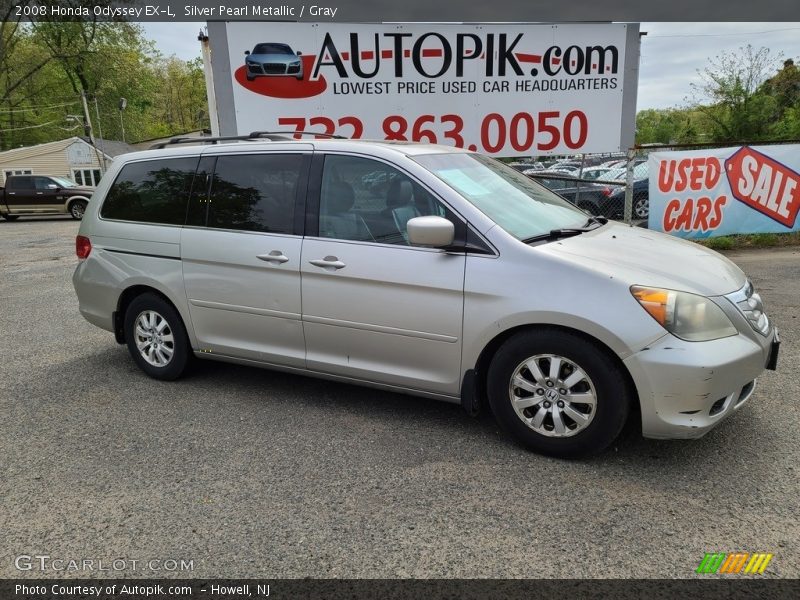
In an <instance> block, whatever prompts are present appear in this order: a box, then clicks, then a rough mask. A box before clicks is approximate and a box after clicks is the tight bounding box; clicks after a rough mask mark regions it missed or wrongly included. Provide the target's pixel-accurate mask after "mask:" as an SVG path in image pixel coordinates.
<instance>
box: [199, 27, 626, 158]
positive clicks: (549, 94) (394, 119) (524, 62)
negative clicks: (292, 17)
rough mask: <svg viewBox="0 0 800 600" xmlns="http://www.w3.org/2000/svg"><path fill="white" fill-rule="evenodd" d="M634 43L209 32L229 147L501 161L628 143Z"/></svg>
mask: <svg viewBox="0 0 800 600" xmlns="http://www.w3.org/2000/svg"><path fill="white" fill-rule="evenodd" d="M638 31H639V27H638V24H576V25H549V24H548V25H530V24H513V25H489V24H484V25H474V24H473V25H459V24H425V23H420V24H346V23H345V24H320V23H313V24H312V23H269V22H254V23H243V22H232V23H213V22H210V23H209V37H210V41H211V44H212V57H213V60H214V61H215V62H214V63H213V72H214V89H215V92H216V98H217V103H218V106H219V119H220V133H222V134H223V135H231V134H236V135H243V134H246V133H249V132H251V131H255V130H270V131H275V130H282V131H285V130H291V131H301V130H302V131H313V132H319V133H324V134H329V135H331V134H337V135H343V136H346V137H349V138H370V139H386V140H412V141H422V142H432V143H440V144H447V145H452V146H457V147H463V148H469V149H471V150H478V151H480V152H483V153H486V154H492V155H497V156H528V155H542V154H565V153H569V154H573V153H579V152H608V151H618V150H621V149H624V148H626V147H627V146H628V145H629V144H630V143H631V142H632V141H633V140H632V139H633V123H634V113H635V103H636V86H637V76H636V75H637V70H638ZM220 55H222V56H223V58H221V59H217V57H218V56H220ZM218 60H220V61H229V64H225V65H221V64H220V63H219V62H217V61H218ZM229 99H230V100H229ZM227 102H231V103H232V104H233V106H228V105H227V104H226V103H227Z"/></svg>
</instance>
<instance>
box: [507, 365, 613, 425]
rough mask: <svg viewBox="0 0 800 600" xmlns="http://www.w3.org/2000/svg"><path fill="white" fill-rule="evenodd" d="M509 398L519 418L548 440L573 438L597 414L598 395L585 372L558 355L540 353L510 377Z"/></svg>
mask: <svg viewBox="0 0 800 600" xmlns="http://www.w3.org/2000/svg"><path fill="white" fill-rule="evenodd" d="M508 394H509V399H510V401H511V405H512V406H513V407H514V411H515V412H516V413H517V416H518V417H519V418H520V419H521V420H522V421H523V422H524V423H525V424H526V425H527V426H528V427H530V428H531V429H532V430H533V431H535V432H536V433H539V434H541V435H544V436H547V437H571V436H573V435H576V434H578V433H580V432H581V431H583V430H584V429H586V427H588V426H589V424H590V423H591V422H592V420H593V419H594V416H595V413H596V411H597V393H596V391H595V387H594V384H593V383H592V380H591V379H590V378H589V376H588V375H587V374H586V372H585V371H584V370H583V369H581V367H580V366H579V365H578V364H576V363H575V362H573V361H572V360H570V359H568V358H565V357H563V356H558V355H556V354H537V355H535V356H531V357H530V358H527V359H525V360H524V361H523V362H521V363H520V364H519V365H518V366H517V368H516V369H514V372H513V373H512V375H511V380H510V381H509V386H508Z"/></svg>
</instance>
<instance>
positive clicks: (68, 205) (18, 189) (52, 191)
mask: <svg viewBox="0 0 800 600" xmlns="http://www.w3.org/2000/svg"><path fill="white" fill-rule="evenodd" d="M93 191H94V190H93V189H92V188H88V187H82V186H79V185H77V184H76V183H74V182H72V181H70V180H69V179H64V178H63V177H56V176H54V175H8V176H7V177H6V185H5V187H0V216H2V217H3V218H4V219H6V220H7V221H13V220H15V219H18V218H19V217H21V216H23V215H65V214H69V215H72V218H73V219H78V220H80V219H82V218H83V212H84V211H85V210H86V206H87V205H88V204H89V199H90V198H91V197H92V192H93Z"/></svg>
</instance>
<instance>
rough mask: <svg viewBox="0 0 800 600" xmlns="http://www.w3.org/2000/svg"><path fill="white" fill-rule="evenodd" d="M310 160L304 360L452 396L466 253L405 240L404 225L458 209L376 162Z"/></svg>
mask: <svg viewBox="0 0 800 600" xmlns="http://www.w3.org/2000/svg"><path fill="white" fill-rule="evenodd" d="M314 160H315V166H314V169H313V170H314V171H315V172H319V176H318V177H314V178H313V179H312V185H314V188H315V189H313V190H312V191H311V192H310V193H309V202H310V205H309V213H311V215H312V216H311V219H310V222H309V223H308V225H307V230H308V231H309V232H310V233H312V234H316V233H317V232H318V235H312V236H308V235H307V236H306V238H305V241H304V242H303V257H302V267H301V272H302V275H303V323H304V329H305V335H306V348H307V365H308V368H309V369H312V370H317V371H321V372H325V373H331V374H336V375H341V376H347V377H353V378H357V379H364V380H369V381H375V382H380V383H384V384H389V385H396V386H400V387H404V388H412V389H416V390H423V391H429V392H434V393H440V394H444V395H453V396H455V395H457V394H458V391H459V387H460V374H461V346H462V339H461V334H462V314H463V304H464V299H463V295H464V268H465V254H464V253H463V252H462V253H458V252H445V251H443V250H439V249H431V248H417V247H412V246H410V245H409V244H408V241H407V232H406V225H407V222H408V220H409V219H411V218H414V217H415V216H422V215H426V214H438V215H441V216H445V217H448V218H451V219H456V220H457V217H455V215H453V214H452V213H451V212H450V211H449V210H448V209H446V208H445V206H444V205H443V204H442V203H440V202H439V201H438V200H437V199H435V198H434V197H433V195H432V194H430V193H429V192H428V191H426V190H425V189H424V188H423V187H422V186H421V185H420V184H419V183H417V182H416V181H414V180H412V179H411V178H410V177H408V176H407V175H406V174H404V173H402V172H400V171H399V170H398V169H395V168H394V167H392V166H390V165H388V164H386V163H383V162H381V161H377V160H372V159H368V158H363V157H358V156H349V155H337V154H330V155H327V156H322V155H316V156H315V159H314ZM323 160H324V165H323V164H320V163H321V162H322V161H323ZM318 165H319V167H318ZM311 207H314V208H313V209H312V208H311ZM312 210H313V213H312ZM462 226H463V223H462V222H457V227H462Z"/></svg>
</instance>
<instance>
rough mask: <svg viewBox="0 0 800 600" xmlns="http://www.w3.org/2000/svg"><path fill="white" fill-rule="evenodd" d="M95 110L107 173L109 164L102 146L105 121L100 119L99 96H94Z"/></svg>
mask: <svg viewBox="0 0 800 600" xmlns="http://www.w3.org/2000/svg"><path fill="white" fill-rule="evenodd" d="M94 112H95V114H96V115H97V131H98V133H99V134H100V143H101V147H100V152H101V154H102V156H103V160H102V163H103V173H105V172H106V168H107V165H106V149H105V148H104V147H103V146H102V143H103V139H104V138H103V122H102V121H101V120H100V107H99V105H98V103H97V96H95V97H94Z"/></svg>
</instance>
